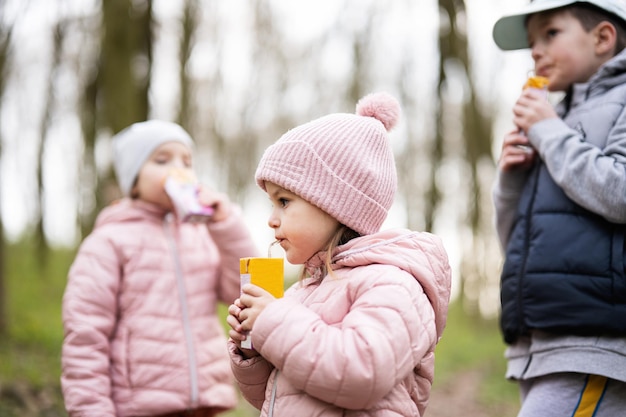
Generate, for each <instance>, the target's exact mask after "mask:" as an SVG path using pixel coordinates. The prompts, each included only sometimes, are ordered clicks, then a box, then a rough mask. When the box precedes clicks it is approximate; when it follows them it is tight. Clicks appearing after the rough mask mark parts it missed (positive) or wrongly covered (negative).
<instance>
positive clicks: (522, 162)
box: [498, 130, 537, 172]
mask: <svg viewBox="0 0 626 417" xmlns="http://www.w3.org/2000/svg"><path fill="white" fill-rule="evenodd" d="M536 154H537V152H536V151H535V149H533V148H532V147H531V146H530V143H529V142H528V138H527V137H526V136H525V135H523V134H521V133H520V132H519V130H515V131H512V132H509V133H508V134H507V135H506V136H505V137H504V141H503V142H502V154H501V155H500V160H499V161H498V166H499V167H500V170H501V171H502V172H508V171H512V170H513V169H521V170H527V169H529V168H530V167H531V166H532V164H533V161H534V160H535V156H536Z"/></svg>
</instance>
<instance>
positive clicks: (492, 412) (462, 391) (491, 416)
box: [425, 369, 518, 417]
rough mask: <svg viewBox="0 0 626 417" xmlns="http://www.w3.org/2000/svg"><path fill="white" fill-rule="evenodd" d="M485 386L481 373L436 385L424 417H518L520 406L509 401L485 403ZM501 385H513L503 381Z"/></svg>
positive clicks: (474, 371) (465, 373)
mask: <svg viewBox="0 0 626 417" xmlns="http://www.w3.org/2000/svg"><path fill="white" fill-rule="evenodd" d="M483 382H484V376H483V375H482V372H481V371H480V370H477V369H471V370H466V371H461V372H458V373H457V374H456V375H455V376H454V377H453V378H449V379H448V380H447V381H446V382H444V383H442V384H440V385H437V384H435V386H433V389H432V391H431V395H430V402H429V404H428V408H427V409H426V413H425V417H458V416H463V417H515V416H516V415H517V411H518V404H517V403H512V402H511V401H510V400H509V401H491V402H490V401H486V400H485V399H484V396H483V395H482V393H481V386H482V385H483ZM502 383H503V384H510V382H507V381H505V380H504V379H503V380H502Z"/></svg>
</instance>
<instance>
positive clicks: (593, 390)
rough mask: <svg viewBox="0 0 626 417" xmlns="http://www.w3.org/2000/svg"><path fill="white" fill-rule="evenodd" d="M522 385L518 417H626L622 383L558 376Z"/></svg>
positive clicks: (585, 376) (592, 377)
mask: <svg viewBox="0 0 626 417" xmlns="http://www.w3.org/2000/svg"><path fill="white" fill-rule="evenodd" d="M519 383H520V394H521V400H522V408H521V409H520V412H519V414H518V415H517V417H539V416H540V417H626V383H624V382H621V381H617V380H614V379H608V378H606V377H602V376H598V375H588V374H577V373H559V374H551V375H546V376H542V377H537V378H532V379H528V380H523V381H519Z"/></svg>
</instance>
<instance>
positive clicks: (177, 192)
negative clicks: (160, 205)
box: [164, 170, 214, 223]
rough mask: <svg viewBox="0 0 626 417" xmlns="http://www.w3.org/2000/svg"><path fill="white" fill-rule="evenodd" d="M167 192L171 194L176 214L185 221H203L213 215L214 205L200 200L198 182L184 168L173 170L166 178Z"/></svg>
mask: <svg viewBox="0 0 626 417" xmlns="http://www.w3.org/2000/svg"><path fill="white" fill-rule="evenodd" d="M164 187H165V192H166V193H167V194H168V195H169V197H170V199H171V200H172V203H173V204H174V210H175V211H176V215H177V216H178V218H179V219H181V220H182V221H183V222H192V223H203V222H207V221H208V220H209V219H210V218H211V216H213V213H214V209H213V207H207V206H203V205H202V204H200V201H198V182H197V180H196V178H195V177H193V176H191V175H190V174H188V173H187V172H185V171H182V170H173V171H171V172H170V174H169V175H168V176H167V178H165V184H164Z"/></svg>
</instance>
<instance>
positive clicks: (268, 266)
mask: <svg viewBox="0 0 626 417" xmlns="http://www.w3.org/2000/svg"><path fill="white" fill-rule="evenodd" d="M239 274H240V276H241V286H242V287H243V286H244V285H246V284H248V283H250V284H254V285H257V286H259V287H261V288H263V289H264V290H265V291H267V292H269V293H270V294H272V295H273V296H274V297H276V298H281V297H282V296H283V295H284V293H285V290H284V288H285V287H284V282H283V276H284V261H283V259H282V258H241V259H240V260H239ZM241 347H242V348H244V349H252V340H251V338H250V335H248V338H247V339H246V340H244V341H242V342H241Z"/></svg>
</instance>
